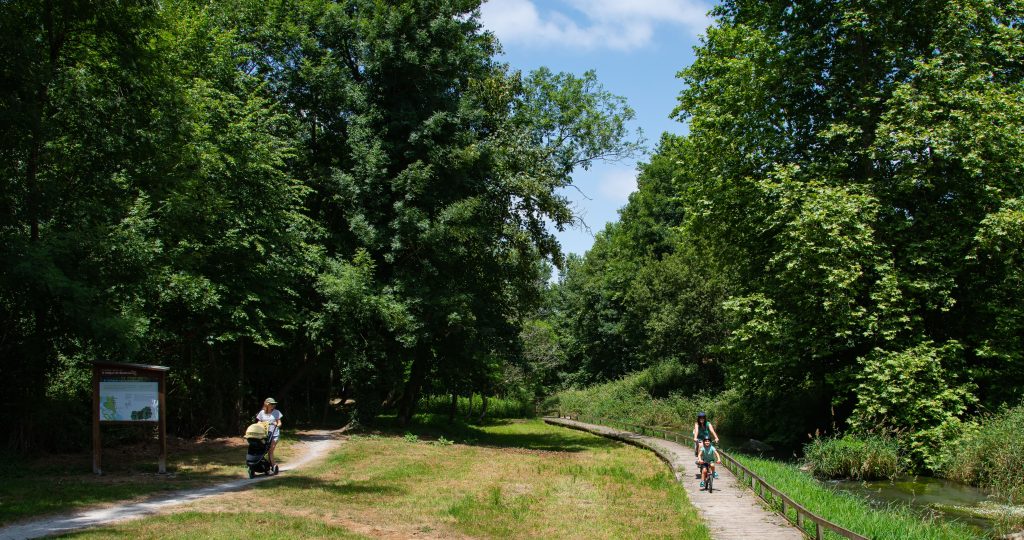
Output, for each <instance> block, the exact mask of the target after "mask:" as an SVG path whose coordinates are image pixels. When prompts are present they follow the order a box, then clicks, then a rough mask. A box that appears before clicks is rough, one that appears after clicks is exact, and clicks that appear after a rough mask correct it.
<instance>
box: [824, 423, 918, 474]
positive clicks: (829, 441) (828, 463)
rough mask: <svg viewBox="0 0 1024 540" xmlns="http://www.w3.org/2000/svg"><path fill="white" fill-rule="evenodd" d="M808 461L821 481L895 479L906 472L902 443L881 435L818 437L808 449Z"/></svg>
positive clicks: (850, 434) (849, 434)
mask: <svg viewBox="0 0 1024 540" xmlns="http://www.w3.org/2000/svg"><path fill="white" fill-rule="evenodd" d="M804 461H805V463H806V464H807V468H808V472H810V473H811V474H813V475H815V476H817V477H818V478H849V479H852V480H875V479H880V478H890V479H891V478H894V477H896V476H898V475H899V474H900V473H901V472H903V467H902V463H903V461H902V459H901V455H900V448H899V443H898V441H897V440H896V439H894V438H892V437H885V436H879V435H870V434H869V435H856V434H852V433H847V434H846V435H843V436H842V437H816V438H815V439H814V440H812V441H811V442H810V443H808V444H807V445H805V446H804Z"/></svg>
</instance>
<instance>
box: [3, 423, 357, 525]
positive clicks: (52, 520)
mask: <svg viewBox="0 0 1024 540" xmlns="http://www.w3.org/2000/svg"><path fill="white" fill-rule="evenodd" d="M341 433H342V430H335V431H326V430H317V431H309V432H306V433H305V434H303V435H302V436H301V437H300V439H299V448H298V452H297V453H298V457H297V458H296V459H293V460H291V461H289V462H287V463H282V464H281V472H282V473H285V472H287V471H292V470H295V469H299V468H301V467H304V466H306V465H308V464H310V463H312V462H313V461H316V460H317V459H319V458H321V457H323V456H325V455H326V454H327V452H329V451H330V450H332V449H333V448H335V447H336V446H337V445H338V444H340V442H341V441H340V435H341ZM239 474H241V471H240V473H239ZM274 478H276V476H257V477H256V478H254V479H252V480H250V479H248V478H240V479H238V480H234V481H231V482H224V483H222V484H216V485H212V486H207V487H204V488H197V489H190V490H184V491H178V492H176V493H172V494H170V495H163V496H160V497H156V498H152V499H147V500H145V501H142V502H137V503H130V504H125V505H120V506H110V507H104V508H98V509H93V510H81V511H78V512H75V513H71V514H62V515H56V516H50V517H46V518H41V519H34V520H31V521H23V522H20V523H15V524H12V525H9V526H7V527H2V528H0V540H20V539H22V538H40V537H44V536H52V535H55V534H61V533H66V532H70V531H75V530H79V529H86V528H89V527H96V526H98V525H106V524H108V523H114V522H118V521H127V520H131V519H138V518H141V517H144V516H149V515H152V514H156V513H158V512H161V511H163V510H166V509H168V508H170V507H173V506H177V505H180V504H185V503H189V502H192V501H196V500H199V499H203V498H206V497H211V496H214V495H220V494H221V493H227V492H229V491H238V490H242V489H245V488H247V487H249V486H252V485H254V484H255V483H256V482H266V481H273V480H274Z"/></svg>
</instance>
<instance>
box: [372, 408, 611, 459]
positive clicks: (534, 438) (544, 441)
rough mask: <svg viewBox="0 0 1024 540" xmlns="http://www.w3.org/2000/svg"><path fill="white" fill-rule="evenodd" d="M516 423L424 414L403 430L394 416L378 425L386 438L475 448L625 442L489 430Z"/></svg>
mask: <svg viewBox="0 0 1024 540" xmlns="http://www.w3.org/2000/svg"><path fill="white" fill-rule="evenodd" d="M517 423H520V422H517V421H515V420H504V419H501V420H485V421H483V422H479V423H473V424H469V423H466V422H465V421H464V420H461V419H455V420H454V421H452V422H449V421H448V418H447V417H446V416H444V415H436V414H421V415H416V416H415V417H414V418H413V421H412V423H411V424H410V425H408V426H404V427H401V426H399V425H398V421H397V419H396V418H395V417H394V416H381V417H378V419H377V424H376V426H374V427H375V428H377V429H378V430H380V433H381V434H382V435H387V436H399V437H400V436H404V435H405V434H406V433H412V434H413V435H416V436H417V437H418V438H421V439H427V440H436V439H439V438H441V437H444V438H445V439H448V440H451V441H454V442H457V443H460V444H466V445H471V446H484V447H491V448H523V449H527V450H541V451H548V452H586V451H589V450H596V449H611V448H616V447H618V446H619V445H620V444H621V443H619V442H616V441H612V440H609V439H605V438H603V437H598V436H596V435H590V434H585V433H581V432H578V431H571V430H563V429H558V428H551V431H534V432H519V433H517V432H514V431H509V432H502V431H500V430H489V429H487V428H495V427H501V426H511V425H513V424H517Z"/></svg>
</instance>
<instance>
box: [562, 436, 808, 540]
mask: <svg viewBox="0 0 1024 540" xmlns="http://www.w3.org/2000/svg"><path fill="white" fill-rule="evenodd" d="M544 421H545V422H547V423H549V424H552V425H557V426H563V427H567V428H572V429H578V430H581V431H587V432H590V433H593V434H595V435H601V436H603V437H608V438H610V439H615V440H619V441H622V442H625V443H628V444H633V445H636V446H640V447H643V448H647V449H648V450H651V451H653V452H654V453H655V454H657V455H658V457H660V458H661V459H662V460H663V461H665V462H666V463H668V465H669V467H670V468H671V469H672V472H673V473H675V475H676V480H678V481H679V482H681V483H682V484H683V487H684V488H685V489H686V494H687V496H688V497H689V498H690V502H691V503H692V504H693V506H695V507H696V508H697V511H698V512H700V514H701V517H703V518H704V522H705V523H706V524H707V527H708V530H709V531H711V536H712V538H715V539H717V540H734V539H735V540H747V539H750V538H757V539H760V540H802V539H803V538H804V535H803V534H802V533H801V532H800V531H799V530H798V529H797V528H796V527H793V526H792V525H790V524H789V522H788V521H786V520H785V519H784V518H783V517H782V516H780V515H778V514H776V513H775V512H772V511H771V510H768V509H766V508H765V507H764V506H763V504H762V502H761V499H759V498H758V497H757V496H756V495H754V493H753V492H751V491H750V490H749V489H747V486H746V485H744V484H740V483H739V482H738V481H737V480H736V477H735V476H733V474H732V472H730V471H729V469H726V468H725V467H724V466H720V467H717V469H718V479H717V480H715V484H714V486H715V487H714V489H715V491H714V492H713V493H706V492H704V491H701V489H700V484H699V482H700V481H699V480H698V479H697V474H698V472H699V471H698V469H697V465H696V464H695V463H694V461H695V458H694V457H693V447H690V446H683V445H681V444H679V443H676V442H672V441H666V440H664V439H657V438H654V437H648V436H646V435H639V434H636V433H632V432H629V431H621V430H618V429H613V428H610V427H606V426H598V425H594V424H586V423H583V422H577V421H575V420H567V419H565V418H545V419H544Z"/></svg>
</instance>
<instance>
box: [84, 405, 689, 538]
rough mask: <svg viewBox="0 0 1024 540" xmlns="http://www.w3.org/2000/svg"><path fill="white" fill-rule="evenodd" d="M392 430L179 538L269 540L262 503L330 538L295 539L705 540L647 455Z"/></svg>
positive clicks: (515, 425) (574, 444) (488, 435)
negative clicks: (257, 520)
mask: <svg viewBox="0 0 1024 540" xmlns="http://www.w3.org/2000/svg"><path fill="white" fill-rule="evenodd" d="M391 422H392V420H390V419H384V421H383V424H384V425H385V427H384V428H383V429H381V430H380V431H374V432H363V433H361V434H359V435H355V436H351V437H350V438H349V439H348V440H347V441H345V442H344V443H343V444H342V445H341V446H340V447H339V448H338V450H337V451H335V452H334V453H332V454H331V455H330V456H329V457H328V458H327V459H326V460H325V461H324V462H321V463H320V464H317V465H314V466H311V467H307V468H304V469H302V470H299V471H294V472H290V473H288V474H286V475H282V476H281V477H279V478H277V479H275V480H273V481H270V482H261V483H259V484H257V485H255V486H254V488H253V489H252V490H249V491H246V492H241V493H231V494H226V495H222V496H219V497H216V498H212V499H206V500H203V501H199V502H197V503H194V504H193V505H191V506H190V507H189V508H188V509H186V510H187V511H188V513H187V514H186V516H187V517H185V518H182V519H185V520H186V521H185V522H184V523H183V525H182V527H186V528H187V527H188V523H191V521H189V520H196V521H200V520H202V519H203V516H216V518H214V519H213V521H212V522H213V524H214V525H212V526H211V527H212V528H211V529H208V530H204V531H203V533H202V534H201V535H200V536H211V537H214V538H217V537H231V534H232V533H236V534H237V536H235V537H261V535H262V534H263V531H270V530H272V529H271V528H268V527H266V526H264V525H259V526H255V524H252V525H249V526H246V525H245V522H246V521H247V520H248V519H249V517H245V516H249V515H251V512H252V509H253V505H254V504H264V503H265V504H267V505H268V506H269V507H271V508H273V513H274V515H277V516H282V517H285V518H287V519H288V520H300V522H294V521H289V522H290V523H298V524H299V525H301V520H308V521H310V522H315V523H316V524H318V526H320V525H322V526H324V527H329V528H330V529H326V530H322V531H317V530H312V529H311V531H310V532H308V533H296V534H295V537H302V536H316V537H339V538H349V537H353V536H352V535H366V536H370V537H388V538H407V537H413V536H429V537H434V538H439V537H440V538H444V537H466V536H469V537H475V538H628V537H633V538H635V537H637V536H643V537H645V538H687V539H694V540H700V539H707V538H709V536H708V532H707V530H706V528H705V527H704V525H703V524H702V522H701V520H700V518H699V516H698V515H697V513H696V511H695V509H694V508H693V507H692V506H691V505H690V503H689V501H688V499H687V496H686V493H685V491H684V490H683V488H682V486H680V485H679V484H678V483H677V482H676V481H675V479H674V478H673V476H672V474H671V472H670V471H669V470H668V469H667V468H666V467H665V465H664V464H663V463H661V462H660V461H659V460H658V459H657V457H655V456H654V455H653V454H651V453H650V452H647V451H644V450H641V449H638V448H634V447H632V446H629V445H625V444H621V443H618V442H614V441H610V440H607V439H603V438H600V437H596V436H593V435H590V434H587V433H582V432H578V431H573V430H568V429H563V428H557V427H554V426H549V425H547V424H544V423H543V422H541V421H539V420H526V421H512V420H504V421H491V422H487V423H484V424H480V425H473V424H464V423H455V424H453V425H448V424H447V423H446V422H444V420H443V418H440V417H438V416H435V415H425V416H419V417H417V422H415V425H413V426H408V427H402V428H399V427H397V426H394V427H389V424H390V423H391ZM407 434H409V435H413V436H414V437H413V436H409V437H407V436H406V435H407ZM442 438H443V440H445V441H453V442H448V443H445V442H442ZM239 515H241V516H243V517H241V518H234V517H230V516H239ZM169 519H172V518H155V519H144V520H140V521H138V522H129V523H126V524H123V525H117V526H114V527H109V528H105V529H103V530H99V531H95V532H87V533H81V534H79V535H77V536H78V537H81V538H108V537H138V536H142V537H161V536H163V531H166V530H171V529H173V528H174V527H173V525H174V523H175V522H174V521H167V520H169ZM204 526H205V525H204ZM310 526H311V527H312V525H310ZM640 531H643V532H642V533H641V532H640ZM218 535H220V536H218Z"/></svg>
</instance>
